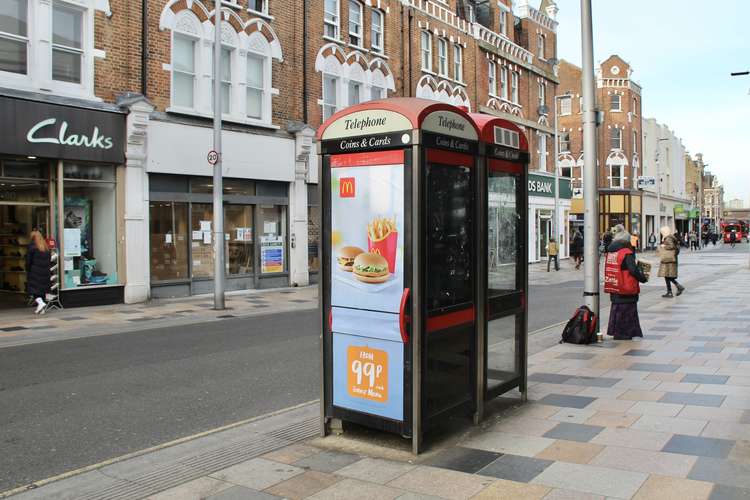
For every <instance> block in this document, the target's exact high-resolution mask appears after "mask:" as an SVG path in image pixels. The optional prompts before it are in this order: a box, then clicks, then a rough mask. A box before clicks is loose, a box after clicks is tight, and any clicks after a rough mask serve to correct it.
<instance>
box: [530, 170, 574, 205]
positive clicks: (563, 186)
mask: <svg viewBox="0 0 750 500" xmlns="http://www.w3.org/2000/svg"><path fill="white" fill-rule="evenodd" d="M559 181H560V189H559V196H560V198H566V199H570V198H571V197H572V192H571V190H570V179H567V178H564V177H561V178H560V179H559ZM529 196H544V197H552V198H554V196H555V178H554V177H546V176H544V175H534V174H529Z"/></svg>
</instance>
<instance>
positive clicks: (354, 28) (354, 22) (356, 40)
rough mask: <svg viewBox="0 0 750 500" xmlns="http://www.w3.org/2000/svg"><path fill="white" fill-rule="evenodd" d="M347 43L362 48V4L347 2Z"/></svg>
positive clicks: (354, 0) (352, 1)
mask: <svg viewBox="0 0 750 500" xmlns="http://www.w3.org/2000/svg"><path fill="white" fill-rule="evenodd" d="M349 43H350V44H351V45H355V46H357V47H361V46H362V4H361V3H359V2H357V1H356V0H349Z"/></svg>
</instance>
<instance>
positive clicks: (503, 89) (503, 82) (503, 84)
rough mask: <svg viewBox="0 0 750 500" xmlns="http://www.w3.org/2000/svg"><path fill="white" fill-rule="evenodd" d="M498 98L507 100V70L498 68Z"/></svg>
mask: <svg viewBox="0 0 750 500" xmlns="http://www.w3.org/2000/svg"><path fill="white" fill-rule="evenodd" d="M500 97H502V98H503V99H505V100H506V101H507V100H508V68H506V67H505V66H503V67H501V68H500Z"/></svg>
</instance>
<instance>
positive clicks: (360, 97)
mask: <svg viewBox="0 0 750 500" xmlns="http://www.w3.org/2000/svg"><path fill="white" fill-rule="evenodd" d="M353 85H356V86H357V96H356V97H357V98H356V99H355V100H352V86H353ZM364 91H365V82H363V81H360V80H355V79H351V80H347V82H346V104H347V106H354V105H356V104H360V103H362V102H365V101H366V100H367V99H366V98H365V96H364V93H365V92H364Z"/></svg>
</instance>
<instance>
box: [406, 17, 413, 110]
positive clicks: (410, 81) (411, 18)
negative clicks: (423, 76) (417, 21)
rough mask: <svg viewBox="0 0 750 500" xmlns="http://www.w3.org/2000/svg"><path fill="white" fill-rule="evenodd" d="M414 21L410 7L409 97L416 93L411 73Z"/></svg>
mask: <svg viewBox="0 0 750 500" xmlns="http://www.w3.org/2000/svg"><path fill="white" fill-rule="evenodd" d="M413 19H414V15H413V13H412V11H411V7H409V43H407V44H406V45H408V46H409V59H408V60H409V97H412V96H413V95H414V93H413V91H412V88H411V86H412V84H413V83H414V79H413V78H412V72H411V67H412V61H411V57H412V55H411V45H412V44H411V36H412V33H411V25H412V23H413V22H414V21H413Z"/></svg>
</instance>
